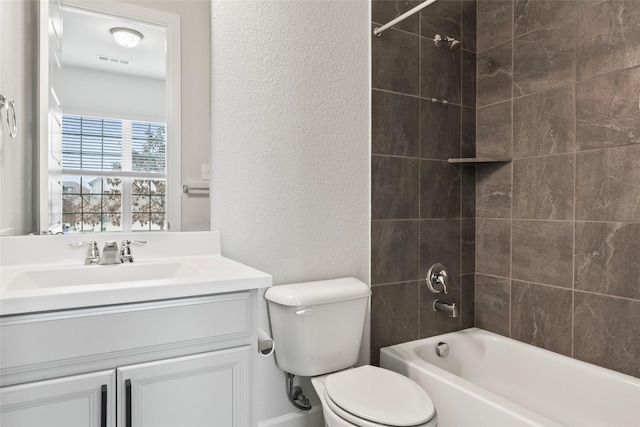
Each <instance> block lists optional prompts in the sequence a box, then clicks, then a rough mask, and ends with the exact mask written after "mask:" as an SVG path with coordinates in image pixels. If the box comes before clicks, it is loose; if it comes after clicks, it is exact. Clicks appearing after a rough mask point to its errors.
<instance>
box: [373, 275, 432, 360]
mask: <svg viewBox="0 0 640 427" xmlns="http://www.w3.org/2000/svg"><path fill="white" fill-rule="evenodd" d="M418 287H419V284H418V283H417V282H412V283H398V284H393V285H382V286H373V287H372V288H371V351H372V354H376V356H378V357H379V352H380V349H381V348H382V347H387V346H390V345H395V344H399V343H402V342H407V341H413V340H416V339H418V338H419V335H418V326H419V325H418V313H419V300H420V295H419V288H418ZM377 361H378V362H379V359H378V360H377ZM372 362H373V360H372Z"/></svg>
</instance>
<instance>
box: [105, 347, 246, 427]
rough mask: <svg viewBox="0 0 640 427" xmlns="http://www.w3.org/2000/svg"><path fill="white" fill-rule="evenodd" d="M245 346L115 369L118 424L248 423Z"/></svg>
mask: <svg viewBox="0 0 640 427" xmlns="http://www.w3.org/2000/svg"><path fill="white" fill-rule="evenodd" d="M250 349H251V347H250V346H243V347H237V348H232V349H228V350H220V351H214V352H210V353H202V354H197V355H193V356H184V357H177V358H173V359H167V360H160V361H157V362H150V363H141V364H138V365H131V366H125V367H122V368H118V372H117V375H118V384H119V386H118V387H119V390H121V392H120V394H119V396H118V426H122V427H163V426H166V427H215V426H220V427H231V426H248V425H250V424H251V402H250V398H251V394H250V377H249V375H250V369H251V357H250Z"/></svg>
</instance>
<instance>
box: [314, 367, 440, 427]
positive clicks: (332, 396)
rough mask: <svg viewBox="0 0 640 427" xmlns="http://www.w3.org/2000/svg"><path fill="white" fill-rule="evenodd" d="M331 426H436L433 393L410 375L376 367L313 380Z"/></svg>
mask: <svg viewBox="0 0 640 427" xmlns="http://www.w3.org/2000/svg"><path fill="white" fill-rule="evenodd" d="M311 383H312V384H313V387H314V389H315V390H316V393H318V396H319V397H320V402H321V403H322V411H323V415H324V419H325V424H326V425H327V426H328V427H343V426H344V427H346V426H358V427H383V426H384V427H387V426H398V427H400V426H405V427H409V426H411V427H435V426H437V425H438V421H437V415H436V411H435V408H434V406H433V402H432V401H431V399H430V398H429V395H428V394H427V392H426V391H424V390H423V389H422V388H421V387H420V386H418V385H417V384H416V383H415V382H413V381H412V380H410V379H409V378H407V377H405V376H402V375H400V374H398V373H396V372H393V371H389V370H387V369H383V368H378V367H375V366H369V365H366V366H361V367H359V368H353V369H348V370H345V371H341V372H337V373H333V374H329V375H323V376H319V377H314V378H312V379H311Z"/></svg>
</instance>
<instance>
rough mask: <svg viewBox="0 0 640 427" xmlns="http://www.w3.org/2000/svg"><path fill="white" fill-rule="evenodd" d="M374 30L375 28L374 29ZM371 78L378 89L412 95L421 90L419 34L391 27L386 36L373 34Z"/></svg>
mask: <svg viewBox="0 0 640 427" xmlns="http://www.w3.org/2000/svg"><path fill="white" fill-rule="evenodd" d="M371 30H372V31H373V27H372V28H371ZM371 37H372V40H371V80H372V86H373V88H374V89H385V90H391V91H394V92H401V93H406V94H410V95H418V94H419V90H420V75H419V74H420V43H419V36H416V35H412V34H407V33H404V32H402V31H398V30H394V29H389V30H387V31H385V32H384V35H383V36H382V37H376V36H374V35H373V33H372V34H371Z"/></svg>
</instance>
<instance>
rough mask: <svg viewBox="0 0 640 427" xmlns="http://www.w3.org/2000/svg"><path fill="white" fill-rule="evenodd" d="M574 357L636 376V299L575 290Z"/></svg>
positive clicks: (639, 304) (639, 348) (639, 320)
mask: <svg viewBox="0 0 640 427" xmlns="http://www.w3.org/2000/svg"><path fill="white" fill-rule="evenodd" d="M573 333H574V339H573V341H574V344H573V346H574V347H573V349H574V350H573V355H574V357H575V358H576V359H580V360H583V361H585V362H589V363H593V364H594V365H599V366H603V367H605V368H608V369H613V370H615V371H619V372H622V373H625V374H628V375H633V376H635V377H637V378H640V363H638V360H639V359H638V355H639V354H640V339H638V337H640V301H634V300H626V299H621V298H613V297H608V296H603V295H594V294H586V293H583V292H576V293H575V302H574V332H573Z"/></svg>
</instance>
